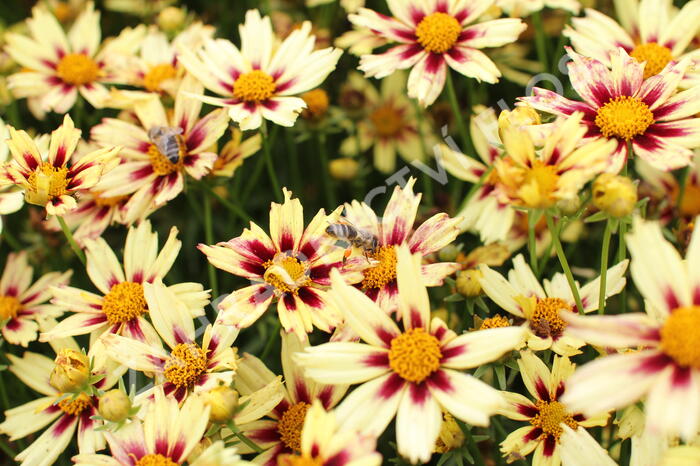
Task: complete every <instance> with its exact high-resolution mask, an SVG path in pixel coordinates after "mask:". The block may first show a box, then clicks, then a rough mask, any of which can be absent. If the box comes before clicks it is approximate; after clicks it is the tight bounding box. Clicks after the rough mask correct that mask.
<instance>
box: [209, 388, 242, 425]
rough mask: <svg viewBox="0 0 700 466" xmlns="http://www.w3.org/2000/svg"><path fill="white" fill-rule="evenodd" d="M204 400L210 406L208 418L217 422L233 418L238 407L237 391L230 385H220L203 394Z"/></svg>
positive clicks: (221, 422)
mask: <svg viewBox="0 0 700 466" xmlns="http://www.w3.org/2000/svg"><path fill="white" fill-rule="evenodd" d="M204 402H205V403H206V404H207V405H208V406H209V407H210V408H211V411H210V412H209V420H210V421H211V422H216V423H219V424H223V423H226V422H228V421H230V420H231V419H232V418H233V415H234V414H236V408H238V392H237V391H236V390H234V389H233V388H231V387H228V386H226V385H221V386H219V387H216V388H212V389H211V390H209V391H208V392H206V393H205V394H204Z"/></svg>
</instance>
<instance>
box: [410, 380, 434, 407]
mask: <svg viewBox="0 0 700 466" xmlns="http://www.w3.org/2000/svg"><path fill="white" fill-rule="evenodd" d="M408 394H409V395H410V397H411V401H413V403H415V404H417V405H423V404H424V403H425V402H426V400H427V399H428V398H429V397H430V396H431V395H430V390H428V384H427V383H425V382H422V383H411V384H408Z"/></svg>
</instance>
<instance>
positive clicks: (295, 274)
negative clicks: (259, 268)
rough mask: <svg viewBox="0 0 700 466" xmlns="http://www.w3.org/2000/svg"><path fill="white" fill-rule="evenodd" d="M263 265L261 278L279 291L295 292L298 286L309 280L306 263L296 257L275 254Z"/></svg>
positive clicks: (307, 282) (306, 283) (304, 284)
mask: <svg viewBox="0 0 700 466" xmlns="http://www.w3.org/2000/svg"><path fill="white" fill-rule="evenodd" d="M263 266H264V267H265V269H266V270H265V274H264V275H263V279H264V280H265V281H266V282H267V283H269V284H270V285H272V286H274V287H275V288H276V289H277V290H278V291H279V292H281V293H297V291H298V290H299V288H301V287H303V286H307V285H308V284H309V283H310V282H311V279H310V278H309V275H308V273H307V272H308V264H307V263H306V262H303V261H300V260H299V259H297V258H296V257H293V256H288V255H286V254H277V255H276V256H275V258H274V259H272V260H269V261H267V262H265V263H264V264H263Z"/></svg>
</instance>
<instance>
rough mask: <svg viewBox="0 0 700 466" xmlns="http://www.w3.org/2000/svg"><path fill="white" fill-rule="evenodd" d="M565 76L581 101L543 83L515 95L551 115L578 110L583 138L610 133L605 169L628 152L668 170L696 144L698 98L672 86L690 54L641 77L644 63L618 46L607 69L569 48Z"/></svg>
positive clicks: (699, 138)
mask: <svg viewBox="0 0 700 466" xmlns="http://www.w3.org/2000/svg"><path fill="white" fill-rule="evenodd" d="M568 53H569V56H570V57H571V58H572V59H573V61H572V62H569V63H568V69H569V78H570V79H571V85H572V86H573V87H574V89H575V90H576V92H577V93H578V95H579V96H581V98H582V99H583V101H582V102H581V101H574V100H570V99H567V98H566V97H563V96H560V95H559V94H557V93H555V92H552V91H548V90H546V89H541V88H538V87H536V88H534V89H533V93H534V95H533V96H531V97H521V98H520V100H522V101H524V102H527V103H528V104H530V105H531V106H533V107H534V108H536V109H538V110H541V111H543V112H547V113H553V114H555V115H562V116H572V115H573V114H574V113H575V112H582V113H583V114H584V116H583V119H582V120H581V121H582V123H583V124H584V125H585V127H586V129H587V131H586V133H585V135H584V137H585V139H586V140H590V141H597V140H600V139H605V138H611V139H612V140H615V141H617V148H616V149H615V151H614V153H613V154H612V155H611V156H610V160H611V167H610V169H609V171H611V172H619V171H620V170H621V169H622V167H623V166H624V164H625V162H626V160H627V156H628V145H631V148H632V151H633V152H634V154H636V155H637V156H639V157H640V158H641V159H644V160H646V161H647V162H649V163H650V164H651V165H653V166H654V167H656V168H658V169H660V170H666V171H668V170H673V169H676V168H680V167H684V166H686V165H688V164H689V163H690V160H691V158H692V155H693V152H692V151H691V150H690V148H694V147H697V146H699V145H700V119H698V118H696V117H695V116H694V115H695V114H696V113H698V111H700V99H698V98H697V92H698V90H699V89H700V88H693V89H689V90H687V91H683V92H679V93H677V92H676V89H677V88H678V83H679V82H680V81H681V79H682V78H683V76H684V75H685V72H686V71H687V69H688V67H689V66H690V64H691V60H690V59H683V60H681V61H680V62H676V61H672V62H669V64H668V65H667V66H666V67H665V68H664V69H663V70H661V71H660V72H659V74H656V75H654V76H651V77H650V78H647V79H644V66H645V65H644V64H642V63H639V62H638V61H637V60H635V59H634V58H632V57H630V56H629V55H628V54H627V52H625V51H624V50H623V49H620V50H619V52H618V54H617V55H614V56H613V57H612V64H611V66H612V71H611V70H609V69H608V68H607V66H606V64H605V63H603V62H601V61H599V60H596V59H594V58H589V57H584V56H581V55H579V54H577V53H576V52H574V51H573V50H571V49H570V48H569V49H568Z"/></svg>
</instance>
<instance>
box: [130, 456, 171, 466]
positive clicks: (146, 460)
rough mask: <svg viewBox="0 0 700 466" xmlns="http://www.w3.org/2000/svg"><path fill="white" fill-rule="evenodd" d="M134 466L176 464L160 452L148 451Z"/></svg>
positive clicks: (169, 465)
mask: <svg viewBox="0 0 700 466" xmlns="http://www.w3.org/2000/svg"><path fill="white" fill-rule="evenodd" d="M134 466H178V464H177V463H176V462H175V461H173V460H171V459H170V458H168V457H165V456H163V455H161V454H160V453H149V454H147V455H145V456H142V457H141V459H139V460H137V461H136V464H135V465H134Z"/></svg>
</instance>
